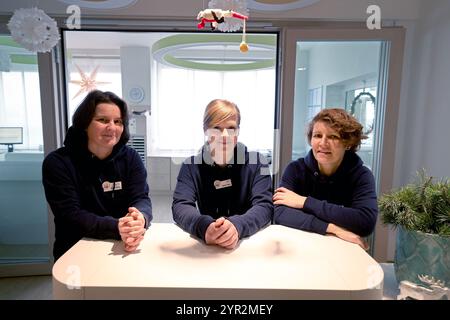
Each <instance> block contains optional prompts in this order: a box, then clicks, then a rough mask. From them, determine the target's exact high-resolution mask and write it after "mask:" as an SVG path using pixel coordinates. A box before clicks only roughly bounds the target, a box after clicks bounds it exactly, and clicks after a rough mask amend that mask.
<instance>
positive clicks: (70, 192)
mask: <svg viewBox="0 0 450 320" xmlns="http://www.w3.org/2000/svg"><path fill="white" fill-rule="evenodd" d="M72 123H73V124H72V126H71V127H70V128H69V130H68V131H67V134H66V138H65V140H64V147H62V148H59V149H58V150H56V151H53V152H51V153H50V154H49V155H48V156H47V157H46V158H45V160H44V163H43V165H42V180H43V184H44V189H45V196H46V198H47V202H48V203H49V205H50V207H51V209H52V212H53V215H54V216H55V244H54V247H53V255H54V257H55V261H56V260H57V259H58V258H59V257H60V256H61V255H63V254H64V252H66V251H67V250H68V249H69V248H70V247H71V246H73V245H74V244H75V243H76V242H77V241H78V240H80V239H81V238H83V237H90V238H96V239H121V240H122V241H123V242H124V246H125V250H126V251H130V252H131V251H134V250H135V249H136V248H137V247H138V246H139V243H140V242H141V240H142V239H143V236H144V233H145V230H146V229H147V228H148V226H149V224H150V221H151V219H152V205H151V201H150V198H149V196H148V193H149V187H148V184H147V172H146V170H145V167H144V164H143V163H142V160H141V158H140V156H139V154H138V153H137V152H136V151H135V150H134V149H132V148H130V147H128V146H127V145H126V143H127V142H128V139H129V131H128V108H127V105H126V103H125V101H123V100H122V99H120V98H119V97H118V96H116V95H115V94H114V93H112V92H102V91H99V90H95V91H92V92H90V93H89V94H88V95H87V96H86V98H85V99H84V100H83V101H82V102H81V104H80V105H79V107H78V109H77V110H76V111H75V113H74V115H73V117H72Z"/></svg>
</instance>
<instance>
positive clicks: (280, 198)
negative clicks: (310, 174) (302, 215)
mask: <svg viewBox="0 0 450 320" xmlns="http://www.w3.org/2000/svg"><path fill="white" fill-rule="evenodd" d="M272 199H273V204H282V205H285V206H288V207H291V208H296V209H303V206H304V204H305V201H306V197H303V196H301V195H299V194H296V193H295V192H293V191H291V190H289V189H286V188H284V187H281V188H278V189H276V190H275V194H274V195H273V198H272Z"/></svg>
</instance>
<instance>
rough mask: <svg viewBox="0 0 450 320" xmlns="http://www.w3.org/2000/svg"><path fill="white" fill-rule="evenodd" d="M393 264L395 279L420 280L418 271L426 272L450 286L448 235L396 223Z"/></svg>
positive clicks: (418, 282)
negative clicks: (410, 228) (425, 231)
mask: <svg viewBox="0 0 450 320" xmlns="http://www.w3.org/2000/svg"><path fill="white" fill-rule="evenodd" d="M394 267H395V275H396V277H397V281H398V282H400V281H403V280H408V281H411V282H414V283H417V284H423V283H422V282H421V281H420V280H419V278H418V275H428V276H433V277H434V278H435V279H439V280H443V281H445V286H447V287H450V237H442V236H438V235H436V234H429V233H423V232H420V231H410V230H406V229H404V228H403V227H399V228H398V232H397V246H396V250H395V264H394Z"/></svg>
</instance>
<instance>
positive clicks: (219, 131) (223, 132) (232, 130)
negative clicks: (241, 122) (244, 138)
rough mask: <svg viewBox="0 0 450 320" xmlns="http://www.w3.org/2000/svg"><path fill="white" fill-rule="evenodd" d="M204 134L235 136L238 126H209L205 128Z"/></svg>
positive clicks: (237, 132)
mask: <svg viewBox="0 0 450 320" xmlns="http://www.w3.org/2000/svg"><path fill="white" fill-rule="evenodd" d="M206 135H207V136H215V137H218V136H231V137H235V136H237V135H239V128H224V129H219V128H209V129H207V130H206Z"/></svg>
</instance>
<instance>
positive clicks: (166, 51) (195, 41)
mask: <svg viewBox="0 0 450 320" xmlns="http://www.w3.org/2000/svg"><path fill="white" fill-rule="evenodd" d="M241 41H242V35H241V34H177V35H173V36H169V37H166V38H163V39H160V40H158V41H156V42H155V43H154V44H153V46H152V54H153V57H154V58H155V59H156V60H157V61H159V62H161V63H165V64H168V65H172V66H176V67H180V68H186V69H194V70H206V71H244V70H258V69H266V68H271V67H273V66H275V58H273V59H262V60H257V61H253V62H247V63H234V64H219V63H202V62H196V61H191V60H188V59H180V58H176V57H174V56H173V55H172V54H170V53H171V52H172V51H174V50H176V49H181V48H186V47H192V46H210V45H223V44H228V45H230V44H232V45H233V44H234V45H236V46H238V45H239V44H240V43H241ZM246 42H247V43H248V45H249V46H250V50H251V48H252V46H253V47H262V48H267V49H273V50H275V48H276V37H274V36H272V35H247V36H246ZM242 54H243V55H245V54H246V53H242Z"/></svg>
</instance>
